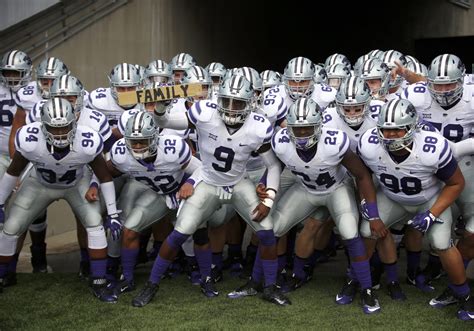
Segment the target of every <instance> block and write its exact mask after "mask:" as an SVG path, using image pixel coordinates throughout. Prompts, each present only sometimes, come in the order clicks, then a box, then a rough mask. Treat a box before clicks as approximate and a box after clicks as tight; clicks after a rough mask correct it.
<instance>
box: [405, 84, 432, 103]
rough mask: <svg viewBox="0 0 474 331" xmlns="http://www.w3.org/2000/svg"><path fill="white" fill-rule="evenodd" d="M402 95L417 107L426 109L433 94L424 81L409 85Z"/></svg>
mask: <svg viewBox="0 0 474 331" xmlns="http://www.w3.org/2000/svg"><path fill="white" fill-rule="evenodd" d="M400 97H401V98H402V99H407V100H408V101H410V102H411V103H412V104H413V106H415V108H417V109H420V108H421V109H425V108H427V107H428V106H429V105H430V104H431V95H430V93H429V91H428V87H427V86H426V83H424V82H418V83H415V84H411V85H408V86H407V88H406V89H405V91H404V92H403V93H402V95H401V96H400Z"/></svg>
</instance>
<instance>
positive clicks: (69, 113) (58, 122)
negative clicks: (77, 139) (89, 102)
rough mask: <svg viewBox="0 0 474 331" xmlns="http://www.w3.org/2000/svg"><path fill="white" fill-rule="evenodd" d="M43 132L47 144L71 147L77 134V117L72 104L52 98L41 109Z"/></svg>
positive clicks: (61, 99)
mask: <svg viewBox="0 0 474 331" xmlns="http://www.w3.org/2000/svg"><path fill="white" fill-rule="evenodd" d="M40 114H41V123H42V126H41V130H42V131H43V134H44V137H45V138H46V142H47V143H48V144H49V145H50V146H51V152H52V151H53V147H57V148H66V147H68V146H70V145H71V144H72V142H73V140H74V135H75V134H76V115H74V109H73V108H72V105H71V103H69V101H67V100H66V99H63V98H51V99H49V100H48V101H46V102H45V104H44V105H43V107H41V113H40Z"/></svg>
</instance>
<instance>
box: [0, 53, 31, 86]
mask: <svg viewBox="0 0 474 331" xmlns="http://www.w3.org/2000/svg"><path fill="white" fill-rule="evenodd" d="M32 66H33V65H32V62H31V59H30V57H29V56H28V55H27V54H26V53H25V52H22V51H18V50H13V51H9V52H7V53H5V54H4V55H3V57H2V61H1V62H0V83H1V84H2V85H4V86H5V87H9V88H11V89H12V90H13V91H15V92H17V91H18V90H19V89H20V88H21V87H23V86H26V85H27V84H28V83H29V81H30V80H31V69H32Z"/></svg>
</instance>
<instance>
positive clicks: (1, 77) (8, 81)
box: [0, 69, 31, 92]
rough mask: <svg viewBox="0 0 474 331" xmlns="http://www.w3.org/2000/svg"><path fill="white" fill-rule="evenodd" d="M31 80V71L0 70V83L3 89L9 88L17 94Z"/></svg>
mask: <svg viewBox="0 0 474 331" xmlns="http://www.w3.org/2000/svg"><path fill="white" fill-rule="evenodd" d="M30 79H31V70H30V71H27V70H15V69H2V70H0V81H1V82H2V84H3V85H4V86H5V87H8V88H11V89H12V90H13V91H14V92H18V90H19V89H20V88H22V87H23V86H25V85H27V84H28V82H29V81H30Z"/></svg>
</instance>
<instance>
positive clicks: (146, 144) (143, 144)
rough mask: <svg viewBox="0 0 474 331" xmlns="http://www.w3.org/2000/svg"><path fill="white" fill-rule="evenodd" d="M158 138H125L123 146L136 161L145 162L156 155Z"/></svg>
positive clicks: (154, 136)
mask: <svg viewBox="0 0 474 331" xmlns="http://www.w3.org/2000/svg"><path fill="white" fill-rule="evenodd" d="M157 141H158V137H157V136H156V135H153V136H151V137H142V136H137V137H133V134H132V136H126V137H125V144H126V146H127V148H128V150H129V151H130V153H131V154H132V156H133V157H134V158H135V159H136V160H145V159H148V158H150V157H153V156H155V155H156V154H157V150H158V149H157Z"/></svg>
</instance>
